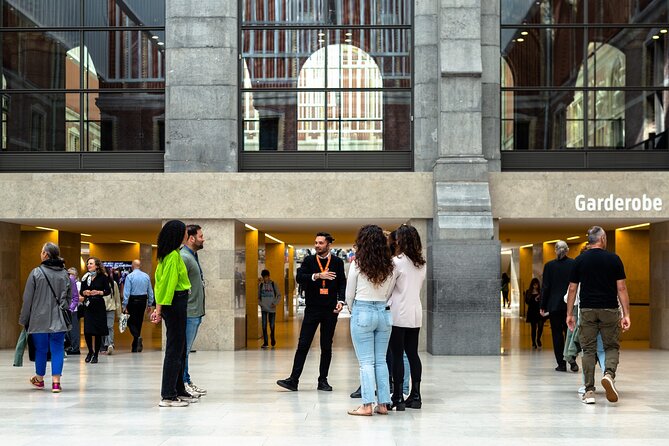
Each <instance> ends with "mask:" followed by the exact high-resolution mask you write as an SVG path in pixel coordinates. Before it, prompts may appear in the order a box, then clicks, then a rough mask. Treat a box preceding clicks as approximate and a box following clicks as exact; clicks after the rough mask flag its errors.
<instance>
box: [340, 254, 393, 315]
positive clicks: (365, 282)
mask: <svg viewBox="0 0 669 446" xmlns="http://www.w3.org/2000/svg"><path fill="white" fill-rule="evenodd" d="M394 285H395V273H394V272H393V274H391V275H390V277H388V278H387V279H386V281H385V282H383V283H382V284H380V285H376V284H374V283H372V282H371V281H370V280H369V279H368V278H367V276H366V275H364V274H362V273H361V272H360V268H359V267H358V264H357V262H353V263H352V264H351V267H350V268H349V270H348V277H347V279H346V305H348V308H349V309H352V308H353V301H354V300H365V301H371V302H386V301H387V300H388V296H389V295H390V291H391V290H392V289H393V286H394Z"/></svg>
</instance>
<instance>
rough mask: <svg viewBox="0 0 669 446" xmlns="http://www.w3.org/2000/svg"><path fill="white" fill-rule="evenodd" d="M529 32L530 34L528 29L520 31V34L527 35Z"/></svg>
mask: <svg viewBox="0 0 669 446" xmlns="http://www.w3.org/2000/svg"><path fill="white" fill-rule="evenodd" d="M528 34H529V33H528V32H527V31H521V32H520V35H521V36H526V35H528Z"/></svg>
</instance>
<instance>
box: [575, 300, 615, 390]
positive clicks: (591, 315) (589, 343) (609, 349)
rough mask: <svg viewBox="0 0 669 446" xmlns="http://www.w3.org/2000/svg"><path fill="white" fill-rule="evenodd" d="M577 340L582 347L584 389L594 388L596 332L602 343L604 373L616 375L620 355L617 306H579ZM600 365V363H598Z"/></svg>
mask: <svg viewBox="0 0 669 446" xmlns="http://www.w3.org/2000/svg"><path fill="white" fill-rule="evenodd" d="M579 324H580V326H581V331H580V333H579V340H580V342H581V348H582V349H583V361H582V365H583V375H584V379H585V390H586V391H587V390H593V391H594V390H595V362H596V361H597V333H601V335H602V344H603V345H604V352H605V353H606V354H605V359H604V361H605V365H604V367H603V368H604V373H609V374H610V375H611V377H612V378H615V377H616V370H617V369H618V360H619V356H620V342H619V340H618V339H619V337H620V312H619V311H618V309H617V308H581V317H580V318H579ZM600 367H601V364H600Z"/></svg>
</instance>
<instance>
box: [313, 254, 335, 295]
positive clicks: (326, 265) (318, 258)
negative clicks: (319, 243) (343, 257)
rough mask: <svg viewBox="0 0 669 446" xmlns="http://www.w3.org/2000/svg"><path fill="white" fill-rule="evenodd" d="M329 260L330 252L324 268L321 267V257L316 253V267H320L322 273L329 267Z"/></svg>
mask: <svg viewBox="0 0 669 446" xmlns="http://www.w3.org/2000/svg"><path fill="white" fill-rule="evenodd" d="M330 260H332V254H330V255H328V263H326V264H325V268H323V265H322V264H321V258H320V257H318V255H316V262H317V263H318V267H319V268H320V269H321V272H322V273H324V272H325V271H327V270H328V268H329V267H330ZM323 288H325V279H323Z"/></svg>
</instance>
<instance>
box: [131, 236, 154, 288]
mask: <svg viewBox="0 0 669 446" xmlns="http://www.w3.org/2000/svg"><path fill="white" fill-rule="evenodd" d="M154 251H155V250H154V249H153V246H151V245H147V244H146V243H140V245H139V261H140V262H142V267H141V268H140V269H141V270H142V271H144V272H145V273H146V274H148V275H149V276H151V279H152V280H153V278H154V274H153V272H154V271H155V270H156V264H155V263H154V256H155V253H154ZM132 260H135V259H132Z"/></svg>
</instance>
